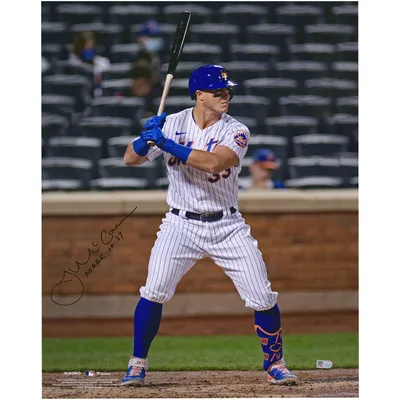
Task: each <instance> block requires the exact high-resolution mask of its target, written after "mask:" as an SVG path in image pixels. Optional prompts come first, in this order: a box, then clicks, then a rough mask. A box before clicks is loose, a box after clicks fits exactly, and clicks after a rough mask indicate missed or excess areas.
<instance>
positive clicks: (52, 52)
mask: <svg viewBox="0 0 400 400" xmlns="http://www.w3.org/2000/svg"><path fill="white" fill-rule="evenodd" d="M62 53H63V46H62V45H60V44H55V43H47V44H45V43H43V44H42V57H44V58H45V59H46V60H48V61H49V62H50V63H55V62H56V61H58V60H60V59H61V55H62Z"/></svg>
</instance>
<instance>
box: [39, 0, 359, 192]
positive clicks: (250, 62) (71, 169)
mask: <svg viewBox="0 0 400 400" xmlns="http://www.w3.org/2000/svg"><path fill="white" fill-rule="evenodd" d="M184 10H189V11H191V12H192V20H191V26H190V28H189V33H188V37H187V39H186V44H185V47H184V49H183V52H182V55H181V60H180V63H179V65H178V68H177V71H176V74H175V76H174V80H173V83H172V88H171V90H170V94H169V97H168V98H167V102H166V108H165V111H166V112H167V113H168V114H170V113H174V112H178V111H181V110H183V109H185V108H188V107H193V106H194V101H193V100H191V99H190V97H189V90H188V79H189V76H190V73H191V71H192V70H194V69H195V68H197V67H198V66H200V65H202V64H208V63H213V64H220V65H223V66H224V67H225V68H226V69H227V70H228V72H229V74H230V76H231V79H232V80H234V81H236V82H239V83H240V86H239V88H238V89H237V91H236V92H235V96H234V98H233V100H232V101H231V103H230V106H229V111H228V114H229V115H232V116H233V117H235V118H236V119H238V120H239V121H241V122H243V123H244V124H246V125H247V126H248V127H249V129H250V131H251V135H252V136H251V139H250V143H249V148H248V152H247V154H246V158H245V159H244V161H243V168H242V172H241V174H240V182H239V184H240V188H241V189H242V190H246V189H248V188H254V189H267V188H271V189H272V188H276V189H278V188H279V189H281V188H285V187H287V188H302V189H309V188H357V187H358V7H357V2H255V3H251V2H246V3H244V2H243V3H242V2H229V3H228V2H192V3H182V2H107V1H106V2H81V3H76V2H75V3H68V2H42V26H41V30H42V190H43V191H54V190H118V189H122V190H148V189H166V188H167V185H168V181H167V178H166V170H165V168H164V167H163V165H162V160H161V157H160V158H159V159H157V160H155V161H153V162H148V163H145V164H143V165H142V166H139V167H127V166H125V165H124V163H123V154H124V152H125V149H126V146H127V144H128V143H129V142H130V141H131V140H132V139H133V138H134V137H136V136H138V135H139V133H140V131H141V128H142V126H143V124H144V123H145V121H146V119H147V118H148V117H150V116H152V115H155V114H156V113H157V109H158V105H159V101H160V96H161V93H162V88H163V81H164V79H165V75H166V72H167V68H168V58H169V49H170V46H171V44H172V40H173V36H174V33H175V31H176V23H177V19H178V17H179V14H180V13H181V12H182V11H184Z"/></svg>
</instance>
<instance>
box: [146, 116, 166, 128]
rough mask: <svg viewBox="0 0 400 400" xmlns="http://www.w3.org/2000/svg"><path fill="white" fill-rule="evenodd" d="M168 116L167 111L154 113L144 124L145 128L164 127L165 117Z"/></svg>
mask: <svg viewBox="0 0 400 400" xmlns="http://www.w3.org/2000/svg"><path fill="white" fill-rule="evenodd" d="M166 118H167V113H165V112H163V113H162V114H161V115H160V116H158V115H154V116H153V117H150V118H149V119H148V120H147V121H146V123H145V124H144V126H143V130H144V131H146V130H148V129H153V128H160V129H162V128H163V126H164V123H165V119H166Z"/></svg>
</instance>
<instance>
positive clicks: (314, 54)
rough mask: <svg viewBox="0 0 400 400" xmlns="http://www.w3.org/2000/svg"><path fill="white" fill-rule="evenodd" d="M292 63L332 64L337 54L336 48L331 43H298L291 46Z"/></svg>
mask: <svg viewBox="0 0 400 400" xmlns="http://www.w3.org/2000/svg"><path fill="white" fill-rule="evenodd" d="M289 53H290V58H291V60H292V61H318V62H324V63H326V62H328V63H329V62H331V61H333V57H334V54H335V46H334V45H333V44H329V43H296V44H291V45H289Z"/></svg>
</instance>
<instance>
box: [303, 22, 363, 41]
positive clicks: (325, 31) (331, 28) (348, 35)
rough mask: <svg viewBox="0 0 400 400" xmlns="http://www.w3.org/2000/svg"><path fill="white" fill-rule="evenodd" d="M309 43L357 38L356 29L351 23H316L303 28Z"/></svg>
mask: <svg viewBox="0 0 400 400" xmlns="http://www.w3.org/2000/svg"><path fill="white" fill-rule="evenodd" d="M304 31H305V34H306V40H307V42H310V43H333V44H336V43H341V42H351V41H354V40H357V29H356V28H355V27H354V26H352V25H342V24H316V25H307V26H306V27H305V28H304Z"/></svg>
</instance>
